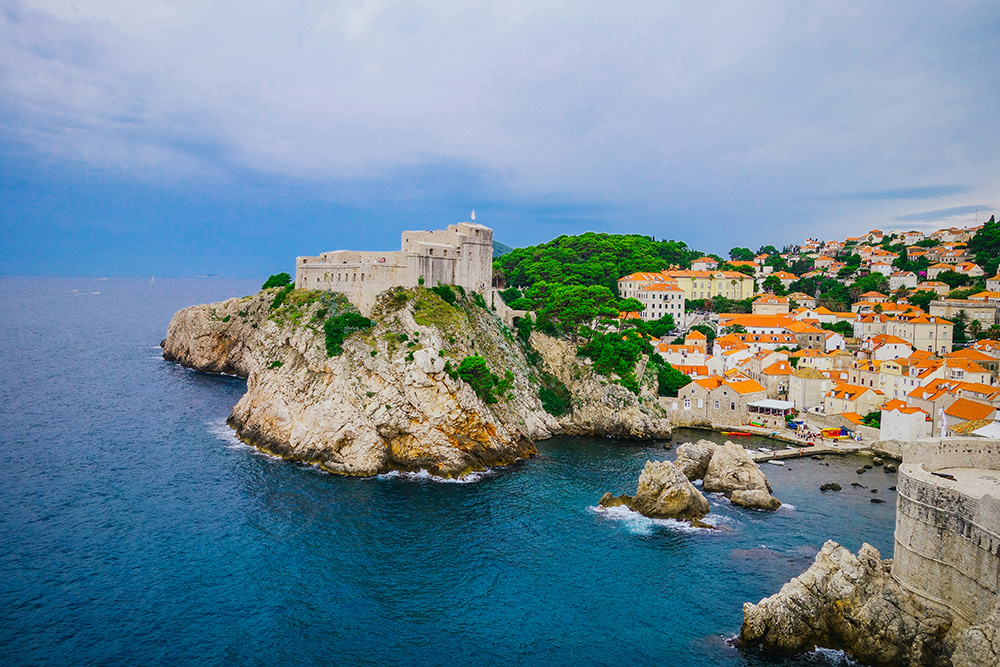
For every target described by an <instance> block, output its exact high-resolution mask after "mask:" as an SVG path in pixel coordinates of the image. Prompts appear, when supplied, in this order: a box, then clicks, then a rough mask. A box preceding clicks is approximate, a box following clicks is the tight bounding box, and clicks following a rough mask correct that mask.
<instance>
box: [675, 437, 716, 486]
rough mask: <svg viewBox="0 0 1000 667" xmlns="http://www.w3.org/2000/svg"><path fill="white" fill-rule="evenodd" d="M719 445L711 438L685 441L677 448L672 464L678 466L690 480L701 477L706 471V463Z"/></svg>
mask: <svg viewBox="0 0 1000 667" xmlns="http://www.w3.org/2000/svg"><path fill="white" fill-rule="evenodd" d="M718 448H719V445H718V444H716V443H714V442H712V441H711V440H699V441H698V442H685V443H684V444H683V445H681V446H679V447H678V448H677V459H676V460H674V465H675V466H677V467H678V468H680V470H681V472H683V473H684V475H685V476H687V478H688V479H690V480H692V481H693V480H696V479H702V478H704V477H705V473H706V472H708V463H709V461H711V460H712V454H714V453H715V450H717V449H718Z"/></svg>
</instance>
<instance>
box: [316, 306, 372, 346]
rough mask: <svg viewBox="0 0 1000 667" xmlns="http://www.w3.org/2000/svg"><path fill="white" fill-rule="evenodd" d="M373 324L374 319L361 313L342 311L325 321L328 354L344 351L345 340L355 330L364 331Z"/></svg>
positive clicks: (324, 328)
mask: <svg viewBox="0 0 1000 667" xmlns="http://www.w3.org/2000/svg"><path fill="white" fill-rule="evenodd" d="M371 326H372V321H371V320H369V319H368V318H367V317H363V316H362V315H361V314H360V313H355V312H349V313H341V314H340V315H336V316H334V317H331V318H330V319H328V320H327V321H326V322H324V323H323V331H324V333H325V334H326V356H328V357H336V356H339V355H340V354H341V353H342V352H343V351H344V349H343V344H344V341H345V340H346V339H347V337H348V336H350V335H351V334H352V333H354V332H355V331H363V330H365V329H368V328H370V327H371Z"/></svg>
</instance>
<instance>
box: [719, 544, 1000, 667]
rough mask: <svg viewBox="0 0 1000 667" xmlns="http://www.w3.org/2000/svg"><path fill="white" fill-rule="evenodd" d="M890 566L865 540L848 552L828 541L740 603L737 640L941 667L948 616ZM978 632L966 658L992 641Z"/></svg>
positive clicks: (892, 664) (883, 665)
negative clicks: (795, 572)
mask: <svg viewBox="0 0 1000 667" xmlns="http://www.w3.org/2000/svg"><path fill="white" fill-rule="evenodd" d="M890 565H891V560H882V558H881V556H880V554H879V552H878V550H876V549H875V548H874V547H872V546H871V545H868V544H865V545H863V546H862V547H861V550H860V551H859V552H858V555H857V556H854V555H853V554H852V553H851V552H850V551H848V550H847V549H845V548H844V547H842V546H840V545H839V544H837V543H836V542H833V541H829V542H827V543H826V544H824V545H823V548H822V549H821V550H820V552H819V553H818V554H817V555H816V560H815V562H814V563H813V564H812V566H810V567H809V569H808V570H806V571H805V572H804V573H802V574H801V575H799V576H798V577H795V578H794V579H792V580H791V581H789V582H788V583H787V584H785V585H784V586H782V588H781V590H780V591H779V592H778V593H776V594H775V595H772V596H770V597H767V598H764V599H763V600H761V601H760V602H759V603H757V604H751V603H749V602H748V603H746V604H744V605H743V626H742V628H741V629H740V636H739V644H740V645H741V646H742V647H744V648H758V649H763V650H766V651H772V652H777V653H786V654H788V653H799V652H805V651H811V650H812V649H813V648H815V647H816V646H822V647H827V648H834V649H841V650H844V651H846V652H847V653H848V655H850V656H851V657H852V658H854V659H855V660H859V661H861V662H864V663H867V664H871V665H875V666H877V667H902V666H904V665H905V666H909V667H916V666H927V667H930V666H937V665H942V666H943V665H947V664H948V662H947V659H946V658H945V657H943V656H947V655H949V654H950V650H948V649H947V647H946V646H945V642H946V639H945V638H946V635H947V634H948V631H949V630H950V629H951V626H952V618H951V616H950V615H949V614H948V613H947V612H945V611H942V610H939V609H932V608H930V607H928V606H927V605H925V604H923V603H921V602H920V601H918V600H917V599H916V598H915V597H914V596H913V595H912V594H911V593H909V592H908V591H906V590H905V589H903V588H902V587H901V586H900V585H899V584H898V583H896V581H895V580H894V579H893V578H892V576H891V574H890ZM983 636H984V641H981V642H979V643H978V644H976V645H975V646H972V645H971V644H970V651H969V654H970V655H972V654H973V652H975V654H976V655H979V654H982V653H984V652H987V651H989V650H991V647H992V646H993V643H992V639H993V638H992V637H991V638H990V640H989V641H986V640H985V635H983ZM972 664H980V663H972Z"/></svg>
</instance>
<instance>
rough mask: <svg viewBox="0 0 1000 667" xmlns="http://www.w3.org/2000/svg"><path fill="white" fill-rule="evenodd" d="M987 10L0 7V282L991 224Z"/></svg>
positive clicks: (244, 271)
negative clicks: (425, 250) (441, 239)
mask: <svg viewBox="0 0 1000 667" xmlns="http://www.w3.org/2000/svg"><path fill="white" fill-rule="evenodd" d="M998 35H1000V4H998V3H997V2H995V1H994V0H987V1H984V2H976V1H973V0H969V1H955V2H948V1H945V0H933V1H925V2H922V1H920V0H916V1H909V2H902V1H901V2H848V1H843V2H815V3H810V2H802V1H798V2H783V1H781V0H760V1H757V2H749V1H747V2H738V1H732V2H722V1H720V2H704V3H694V2H686V1H685V2H670V1H665V0H659V1H657V2H633V3H627V2H626V3H612V2H607V1H606V0H605V1H604V2H588V1H587V0H573V1H572V2H558V1H551V2H538V0H531V1H522V0H506V1H504V2H474V1H472V0H468V1H465V2H449V1H448V0H435V1H434V2H422V1H421V0H406V1H405V2H393V1H389V0H385V1H382V0H378V1H357V2H338V1H336V0H333V1H331V0H324V1H323V2H313V1H312V0H301V1H299V2H294V3H292V2H287V1H285V2H277V1H275V2H268V1H266V0H265V1H260V2H246V0H240V1H239V2H230V1H228V0H219V1H217V2H204V1H203V0H199V1H195V0H177V1H173V0H143V1H142V2H124V1H116V0H13V1H11V0H0V273H62V274H108V275H194V274H202V273H218V274H223V275H238V276H259V275H267V274H268V273H271V272H273V271H277V270H290V269H292V268H293V266H294V264H293V262H294V257H295V256H296V255H306V254H317V253H319V252H321V251H325V250H335V249H338V248H358V249H379V248H389V249H391V248H396V247H398V243H399V235H400V232H401V231H402V230H404V229H408V228H416V229H424V228H431V227H438V226H443V225H446V224H450V223H454V222H460V221H462V220H467V219H468V216H469V212H470V211H471V210H472V209H473V208H474V209H475V210H476V214H477V222H482V223H483V224H486V225H489V226H491V227H493V228H494V230H495V238H497V239H498V240H500V241H502V242H505V243H507V244H509V245H514V246H520V245H528V244H533V243H538V242H542V241H546V240H549V239H550V238H552V237H554V236H557V235H559V234H572V233H579V232H582V231H587V230H594V231H606V232H624V233H642V234H649V235H653V236H655V237H656V238H676V239H680V240H684V241H687V242H688V243H689V244H690V245H692V246H695V247H698V248H701V249H703V250H708V251H716V252H723V251H725V250H727V249H728V248H730V247H732V246H734V245H741V246H751V247H754V248H756V247H757V246H759V245H762V244H764V243H774V244H776V245H782V244H784V243H789V242H794V241H800V240H801V239H802V238H804V237H806V236H814V237H815V236H818V237H820V238H843V237H844V236H847V235H856V234H860V233H862V232H864V231H867V230H868V229H870V228H872V227H879V228H881V229H893V228H896V229H912V228H937V227H940V226H952V225H964V224H972V223H973V222H974V221H975V220H976V219H977V218H978V219H979V220H980V221H981V220H983V219H984V218H988V217H989V215H990V214H991V213H994V212H996V211H997V210H998V208H1000V178H998V177H1000V150H998V149H1000V104H998V103H1000V38H998Z"/></svg>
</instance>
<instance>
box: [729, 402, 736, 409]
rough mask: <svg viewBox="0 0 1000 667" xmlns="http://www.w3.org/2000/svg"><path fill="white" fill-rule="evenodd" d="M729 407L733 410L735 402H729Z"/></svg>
mask: <svg viewBox="0 0 1000 667" xmlns="http://www.w3.org/2000/svg"><path fill="white" fill-rule="evenodd" d="M729 409H730V410H735V409H736V403H735V402H732V403H730V404H729Z"/></svg>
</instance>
